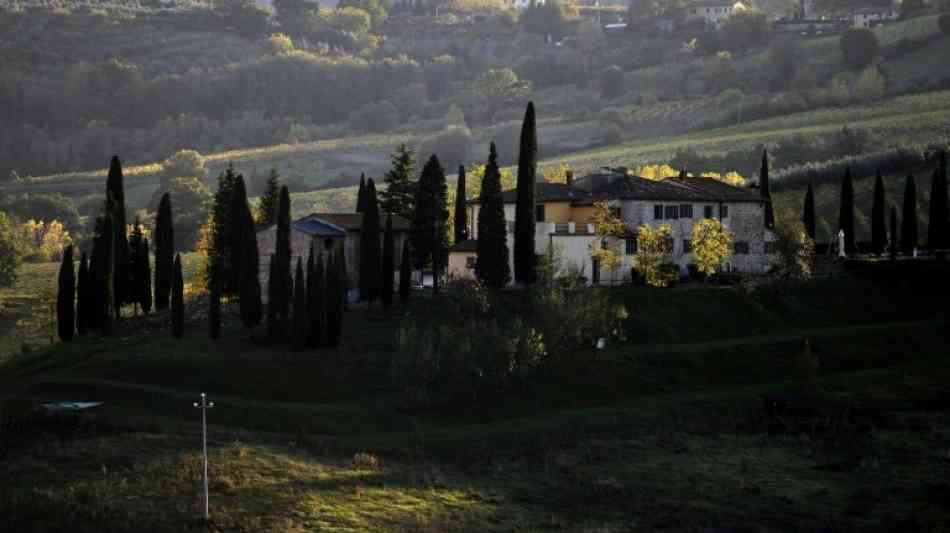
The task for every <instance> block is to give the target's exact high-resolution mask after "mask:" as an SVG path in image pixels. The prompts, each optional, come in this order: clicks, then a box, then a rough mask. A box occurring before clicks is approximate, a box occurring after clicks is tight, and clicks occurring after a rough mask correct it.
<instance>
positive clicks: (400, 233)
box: [257, 213, 410, 300]
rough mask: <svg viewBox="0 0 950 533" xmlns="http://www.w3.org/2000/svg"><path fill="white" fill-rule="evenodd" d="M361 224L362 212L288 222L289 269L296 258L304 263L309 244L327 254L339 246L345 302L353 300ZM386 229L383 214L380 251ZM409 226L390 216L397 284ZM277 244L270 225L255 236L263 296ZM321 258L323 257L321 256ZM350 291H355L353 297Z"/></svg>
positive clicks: (275, 228) (358, 260) (394, 216)
mask: <svg viewBox="0 0 950 533" xmlns="http://www.w3.org/2000/svg"><path fill="white" fill-rule="evenodd" d="M362 225H363V214H362V213H313V214H311V215H307V216H305V217H303V218H299V219H297V220H294V221H292V222H291V223H290V249H291V251H290V253H291V256H292V257H291V264H292V268H295V267H296V264H297V259H298V258H300V259H301V260H302V261H303V262H304V263H306V261H307V257H308V255H309V254H310V245H311V244H313V246H314V247H315V248H314V249H315V250H316V251H319V252H322V253H324V254H327V253H328V252H329V251H330V250H339V249H340V248H341V247H342V249H343V251H344V254H345V258H346V277H347V288H348V289H349V290H350V291H351V294H350V297H349V299H351V300H352V299H354V297H355V296H356V295H358V290H359V264H360V239H361V238H362V235H361V233H362V232H361V229H362ZM385 227H386V215H382V216H380V230H381V231H380V234H379V235H378V236H377V238H378V239H379V244H380V250H382V245H383V231H385ZM409 231H410V223H409V221H408V220H406V219H405V218H403V217H401V216H398V215H393V254H394V255H395V257H394V258H393V265H395V270H396V271H395V279H396V285H395V286H397V287H398V283H399V262H400V259H401V257H402V247H403V246H404V245H405V244H406V242H408V239H409ZM276 241H277V226H276V225H271V226H268V227H266V228H263V229H261V230H259V231H258V233H257V246H258V249H259V251H260V257H261V267H260V272H261V292H262V293H263V294H265V295H266V294H267V277H268V273H269V271H270V256H271V254H272V253H274V248H275V245H276ZM324 257H325V256H324ZM353 291H357V292H356V294H353Z"/></svg>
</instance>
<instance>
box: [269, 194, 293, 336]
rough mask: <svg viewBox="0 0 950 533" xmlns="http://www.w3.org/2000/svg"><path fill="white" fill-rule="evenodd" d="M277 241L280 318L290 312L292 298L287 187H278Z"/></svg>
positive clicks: (288, 195) (284, 317)
mask: <svg viewBox="0 0 950 533" xmlns="http://www.w3.org/2000/svg"><path fill="white" fill-rule="evenodd" d="M276 231H277V242H276V243H275V250H274V252H275V253H276V259H277V278H276V281H277V282H278V284H277V287H276V289H277V300H276V301H274V304H276V306H277V313H278V314H279V315H280V317H281V318H282V319H287V317H288V316H289V313H290V301H291V299H292V298H293V292H294V279H293V277H292V276H291V248H290V191H289V190H287V187H281V188H280V201H279V203H278V209H277V230H276Z"/></svg>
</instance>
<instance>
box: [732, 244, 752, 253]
mask: <svg viewBox="0 0 950 533" xmlns="http://www.w3.org/2000/svg"><path fill="white" fill-rule="evenodd" d="M733 246H734V247H735V252H736V255H740V254H748V253H749V243H748V242H746V241H736V243H735V244H734V245H733Z"/></svg>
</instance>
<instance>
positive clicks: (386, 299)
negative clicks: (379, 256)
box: [380, 215, 396, 309]
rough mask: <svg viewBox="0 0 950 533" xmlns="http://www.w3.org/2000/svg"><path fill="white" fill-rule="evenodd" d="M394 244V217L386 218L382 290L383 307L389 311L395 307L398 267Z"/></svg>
mask: <svg viewBox="0 0 950 533" xmlns="http://www.w3.org/2000/svg"><path fill="white" fill-rule="evenodd" d="M394 246H395V243H394V242H393V216H392V215H389V216H387V217H386V234H385V235H384V237H383V266H382V276H381V277H382V286H381V288H380V292H381V299H382V302H383V307H385V308H386V309H389V308H390V307H392V305H393V282H394V281H395V280H393V276H394V275H395V270H396V265H395V257H393V256H394V255H395V253H396V250H394Z"/></svg>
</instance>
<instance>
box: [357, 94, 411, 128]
mask: <svg viewBox="0 0 950 533" xmlns="http://www.w3.org/2000/svg"><path fill="white" fill-rule="evenodd" d="M398 122H399V110H397V109H396V106H394V105H392V104H391V103H389V101H387V100H382V101H379V102H370V103H368V104H366V105H364V106H363V107H361V108H359V109H357V110H356V111H353V113H351V114H350V127H351V128H353V129H354V130H356V131H362V132H368V133H383V132H387V131H389V130H391V129H393V128H395V127H396V124H398Z"/></svg>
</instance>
